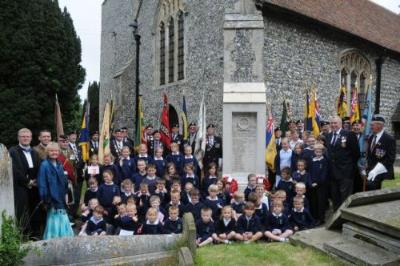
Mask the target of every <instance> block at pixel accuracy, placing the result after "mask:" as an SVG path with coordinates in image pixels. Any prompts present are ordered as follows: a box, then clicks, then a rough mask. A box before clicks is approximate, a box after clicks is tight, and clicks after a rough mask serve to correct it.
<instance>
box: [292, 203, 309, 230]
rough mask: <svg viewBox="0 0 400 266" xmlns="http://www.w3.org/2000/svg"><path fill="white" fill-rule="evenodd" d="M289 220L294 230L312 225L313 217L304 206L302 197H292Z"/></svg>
mask: <svg viewBox="0 0 400 266" xmlns="http://www.w3.org/2000/svg"><path fill="white" fill-rule="evenodd" d="M289 221H290V224H291V226H292V228H293V230H294V231H295V232H297V231H301V230H306V229H311V228H313V227H314V219H313V217H312V216H311V214H310V212H309V211H308V210H307V209H306V208H304V199H303V198H302V197H300V196H297V197H294V199H293V209H292V211H291V214H290V218H289Z"/></svg>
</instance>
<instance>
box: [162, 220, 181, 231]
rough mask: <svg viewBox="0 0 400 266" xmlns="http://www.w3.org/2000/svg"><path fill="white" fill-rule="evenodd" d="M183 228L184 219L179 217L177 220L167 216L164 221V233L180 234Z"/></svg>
mask: <svg viewBox="0 0 400 266" xmlns="http://www.w3.org/2000/svg"><path fill="white" fill-rule="evenodd" d="M182 230H183V222H182V219H181V218H179V217H178V219H177V220H176V221H173V220H171V218H167V219H166V220H165V223H164V227H163V233H164V234H180V233H182Z"/></svg>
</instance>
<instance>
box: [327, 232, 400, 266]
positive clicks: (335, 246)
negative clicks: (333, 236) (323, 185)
mask: <svg viewBox="0 0 400 266" xmlns="http://www.w3.org/2000/svg"><path fill="white" fill-rule="evenodd" d="M324 249H325V250H326V251H328V252H329V253H332V254H334V255H336V256H338V257H340V258H342V259H344V260H346V261H348V262H350V263H354V264H356V265H383V266H392V265H393V266H395V265H397V266H398V265H400V256H398V255H396V254H394V253H392V252H389V251H387V250H384V249H382V248H379V247H377V246H374V245H371V244H369V243H367V242H364V241H361V240H358V239H352V240H348V239H341V240H334V241H330V242H327V243H325V244H324Z"/></svg>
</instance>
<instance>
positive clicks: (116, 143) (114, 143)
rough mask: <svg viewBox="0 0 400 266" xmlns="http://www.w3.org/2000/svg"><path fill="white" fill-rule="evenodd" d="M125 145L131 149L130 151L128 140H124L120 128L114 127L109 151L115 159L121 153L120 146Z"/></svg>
mask: <svg viewBox="0 0 400 266" xmlns="http://www.w3.org/2000/svg"><path fill="white" fill-rule="evenodd" d="M124 146H127V147H129V148H130V149H131V151H132V148H133V147H132V146H131V144H130V143H128V142H124V135H123V133H122V130H121V129H116V130H115V131H114V138H113V139H112V140H111V145H110V149H111V153H112V155H113V156H114V158H115V159H116V160H117V159H118V158H119V156H120V155H121V151H122V147H124Z"/></svg>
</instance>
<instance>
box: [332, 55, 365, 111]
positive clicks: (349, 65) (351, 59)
mask: <svg viewBox="0 0 400 266" xmlns="http://www.w3.org/2000/svg"><path fill="white" fill-rule="evenodd" d="M370 75H371V64H370V63H369V61H368V59H367V58H366V57H365V56H363V55H362V54H360V53H359V52H358V51H357V50H349V51H345V52H344V53H342V55H341V57H340V79H341V84H342V85H345V86H346V88H347V99H350V94H351V89H352V88H354V87H357V90H358V99H359V102H360V109H361V110H362V109H363V108H364V103H365V96H366V92H367V89H368V86H369V85H370V84H369V82H367V80H368V78H369V77H370Z"/></svg>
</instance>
